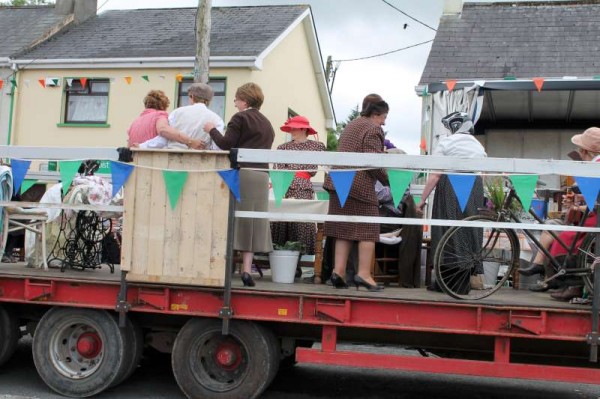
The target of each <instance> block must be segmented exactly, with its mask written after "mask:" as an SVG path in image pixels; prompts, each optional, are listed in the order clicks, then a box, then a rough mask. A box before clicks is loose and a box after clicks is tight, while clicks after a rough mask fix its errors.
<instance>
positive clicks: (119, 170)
mask: <svg viewBox="0 0 600 399" xmlns="http://www.w3.org/2000/svg"><path fill="white" fill-rule="evenodd" d="M131 172H133V165H129V164H126V163H121V162H115V161H110V175H111V177H112V196H113V197H114V196H115V195H117V193H118V192H119V190H120V189H121V187H123V185H124V184H125V182H126V181H127V179H128V178H129V175H130V174H131Z"/></svg>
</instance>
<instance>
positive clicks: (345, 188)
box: [329, 170, 356, 208]
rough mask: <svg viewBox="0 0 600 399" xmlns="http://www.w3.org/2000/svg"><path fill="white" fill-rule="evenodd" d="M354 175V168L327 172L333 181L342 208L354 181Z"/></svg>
mask: <svg viewBox="0 0 600 399" xmlns="http://www.w3.org/2000/svg"><path fill="white" fill-rule="evenodd" d="M354 175H356V171H355V170H348V171H331V172H329V177H331V180H332V181H333V185H334V187H335V191H336V192H337V196H338V198H339V200H340V206H341V207H342V208H343V207H344V205H345V204H346V200H347V199H348V194H349V193H350V188H351V187H352V182H353V181H354Z"/></svg>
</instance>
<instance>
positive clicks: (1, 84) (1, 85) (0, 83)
mask: <svg viewBox="0 0 600 399" xmlns="http://www.w3.org/2000/svg"><path fill="white" fill-rule="evenodd" d="M3 86H4V81H3V80H2V79H0V90H1V89H2V87H3Z"/></svg>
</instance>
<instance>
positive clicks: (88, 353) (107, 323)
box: [33, 307, 126, 398]
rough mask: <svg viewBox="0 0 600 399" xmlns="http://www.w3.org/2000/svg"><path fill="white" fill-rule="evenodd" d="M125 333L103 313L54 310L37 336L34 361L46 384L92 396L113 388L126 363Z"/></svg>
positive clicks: (72, 393)
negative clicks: (124, 362) (123, 364)
mask: <svg viewBox="0 0 600 399" xmlns="http://www.w3.org/2000/svg"><path fill="white" fill-rule="evenodd" d="M125 341H126V340H125V338H124V334H122V333H121V331H120V330H119V326H118V324H117V323H116V321H115V319H114V317H113V316H112V315H111V314H109V313H108V312H106V311H103V310H89V309H74V308H58V307H56V308H52V309H50V310H49V311H48V312H46V314H45V315H44V317H42V319H41V320H40V322H39V324H38V327H37V329H36V331H35V335H34V337H33V361H34V363H35V367H36V369H37V371H38V374H39V375H40V377H41V378H42V380H44V382H45V383H46V385H48V386H49V387H50V388H52V389H53V390H54V391H56V392H58V393H59V394H61V395H64V396H71V397H77V398H83V397H89V396H92V395H95V394H98V393H100V392H102V391H104V390H105V389H106V388H108V387H110V386H111V385H112V384H113V383H114V382H115V380H116V378H117V377H119V370H121V367H122V363H123V361H124V354H125V351H124V348H125Z"/></svg>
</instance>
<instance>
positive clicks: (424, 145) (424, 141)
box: [419, 137, 427, 151]
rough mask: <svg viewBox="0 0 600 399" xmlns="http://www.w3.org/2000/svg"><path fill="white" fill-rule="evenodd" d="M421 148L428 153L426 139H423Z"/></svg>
mask: <svg viewBox="0 0 600 399" xmlns="http://www.w3.org/2000/svg"><path fill="white" fill-rule="evenodd" d="M419 148H420V149H422V150H423V151H427V140H425V137H421V144H419Z"/></svg>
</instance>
